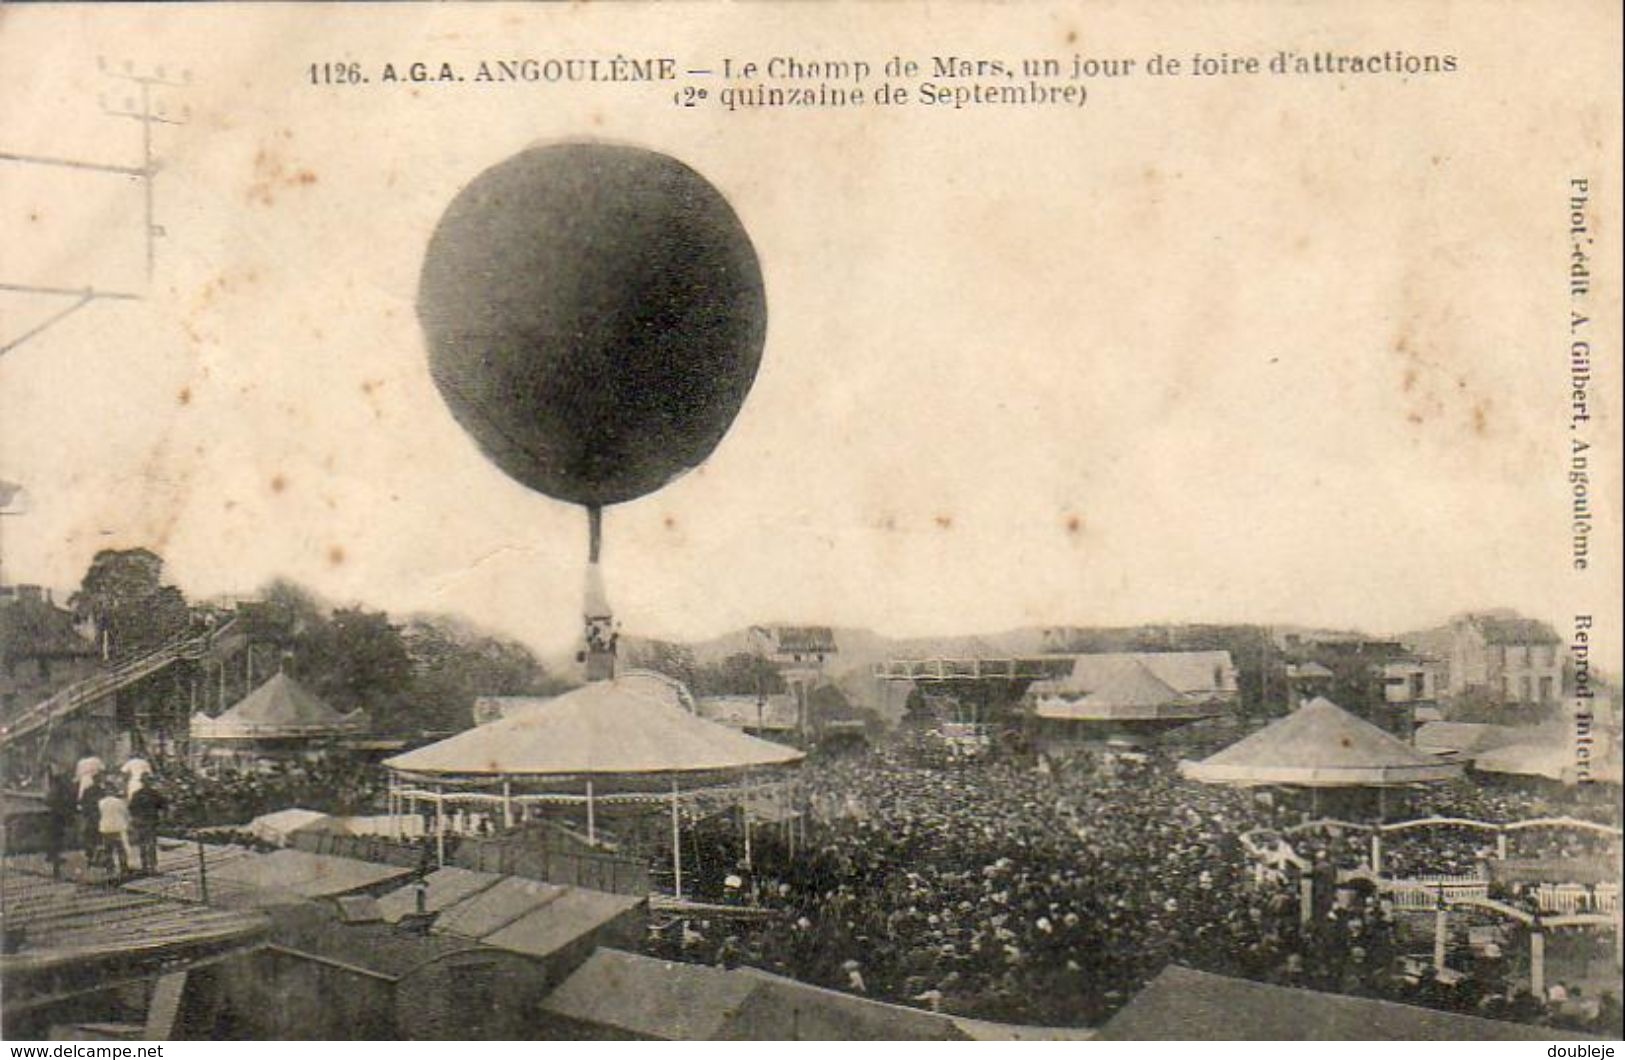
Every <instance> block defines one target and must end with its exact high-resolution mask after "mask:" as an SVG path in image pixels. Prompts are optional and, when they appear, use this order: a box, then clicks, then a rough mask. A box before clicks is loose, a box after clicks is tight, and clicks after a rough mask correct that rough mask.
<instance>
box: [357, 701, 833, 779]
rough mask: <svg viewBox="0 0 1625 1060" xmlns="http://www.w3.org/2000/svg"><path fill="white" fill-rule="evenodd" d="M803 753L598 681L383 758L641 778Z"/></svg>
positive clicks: (471, 770) (744, 765) (444, 768)
mask: <svg viewBox="0 0 1625 1060" xmlns="http://www.w3.org/2000/svg"><path fill="white" fill-rule="evenodd" d="M802 757H803V755H802V753H801V752H800V751H798V750H796V749H795V748H793V747H786V746H784V745H783V744H777V743H770V742H768V741H766V740H758V739H756V738H755V737H753V736H747V735H745V734H744V733H742V732H738V731H736V730H734V729H730V728H728V727H727V726H726V725H720V724H718V723H716V722H713V721H707V720H706V719H704V718H701V717H697V716H695V715H693V714H691V713H689V712H688V711H686V710H682V709H680V708H678V707H675V706H672V705H671V704H669V703H666V702H662V701H661V699H660V698H658V697H656V696H655V695H652V694H651V693H650V692H649V691H648V689H647V687H646V686H644V685H642V684H634V683H632V682H629V681H620V680H615V681H598V682H595V683H593V684H590V685H586V686H584V687H582V688H578V689H576V690H575V691H573V692H568V693H565V694H564V695H562V696H555V697H554V698H552V699H548V700H541V701H538V702H537V704H536V705H535V706H534V707H521V708H519V709H513V710H510V712H509V713H508V715H507V716H506V717H504V718H502V719H501V720H499V721H493V722H491V723H490V724H488V725H481V726H479V727H477V728H473V729H469V730H467V731H466V732H461V733H458V734H457V735H456V736H452V737H449V738H447V739H445V740H441V741H440V742H439V743H434V744H430V745H429V746H427V747H420V748H418V749H417V750H415V751H408V752H407V753H406V754H403V755H396V756H395V757H394V758H389V759H386V760H385V761H384V765H385V766H387V767H388V768H389V769H391V770H393V771H395V772H396V773H399V774H403V775H411V776H413V777H417V778H432V779H445V780H454V779H460V778H470V779H472V778H481V777H486V778H511V779H519V778H526V779H537V780H540V779H545V778H551V777H560V778H563V777H588V776H599V777H603V776H650V775H668V774H679V773H707V772H726V771H733V770H743V769H750V768H756V767H763V766H782V765H789V764H790V763H792V762H797V761H799V760H800V759H801V758H802Z"/></svg>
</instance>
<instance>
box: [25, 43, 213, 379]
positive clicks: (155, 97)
mask: <svg viewBox="0 0 1625 1060" xmlns="http://www.w3.org/2000/svg"><path fill="white" fill-rule="evenodd" d="M96 66H97V68H98V69H99V70H100V71H101V72H102V74H104V75H105V76H107V77H111V78H114V79H116V80H119V81H125V82H128V83H130V84H133V85H135V86H136V89H137V92H136V94H134V95H131V96H129V97H127V98H126V99H125V100H124V101H123V107H122V109H120V108H113V107H109V106H108V105H107V101H106V99H105V97H99V98H98V103H99V104H100V105H101V108H102V112H103V113H104V114H107V115H108V116H109V117H114V118H125V119H128V120H131V121H138V122H140V123H141V163H140V165H137V166H128V165H118V164H115V163H110V162H99V161H92V160H87V159H75V158H62V157H57V156H54V155H39V154H29V153H20V152H15V151H0V163H12V164H16V165H27V166H38V167H44V168H48V169H71V170H78V171H81V172H91V173H105V174H110V175H113V176H120V177H133V178H135V179H137V180H139V181H141V186H142V216H143V226H142V240H143V242H144V244H145V252H146V253H145V259H146V260H145V271H144V277H145V280H144V283H143V284H142V285H141V289H139V290H102V289H98V288H96V287H94V286H93V285H91V284H84V285H82V286H79V285H75V286H55V285H45V284H38V283H28V282H23V281H21V280H12V279H9V278H6V277H3V276H0V293H6V294H25V295H38V296H41V297H45V298H57V299H64V300H66V304H64V305H63V306H62V308H61V309H59V310H57V311H56V312H55V313H52V314H51V315H50V316H47V317H46V318H45V319H44V320H42V321H40V322H39V323H37V324H35V325H34V326H33V327H31V328H29V329H28V330H26V331H24V332H23V333H22V334H21V335H18V336H16V337H15V338H5V337H3V336H0V355H4V354H7V353H9V352H11V351H12V350H14V349H16V348H17V347H19V346H21V345H22V344H23V343H25V342H27V341H28V340H29V339H32V338H35V337H36V336H38V335H40V334H42V333H44V332H45V331H46V330H48V329H50V328H52V327H54V326H56V325H57V324H60V323H61V322H62V321H64V320H66V319H67V318H68V317H70V316H72V315H73V314H74V313H77V312H78V311H79V310H81V309H83V308H85V307H86V306H88V305H91V304H92V303H94V302H98V301H139V300H140V299H142V298H144V297H146V290H147V288H150V287H151V285H152V279H153V273H154V269H155V266H156V262H157V240H158V238H159V237H160V236H163V235H164V234H165V232H164V228H163V226H162V225H160V224H158V221H157V207H156V202H155V199H154V195H153V178H154V177H156V176H157V174H158V168H159V166H158V160H157V157H156V155H155V154H154V152H153V143H152V128H153V126H154V125H184V124H186V121H185V119H186V118H187V117H188V116H189V108H185V107H183V108H182V109H181V117H180V118H178V119H177V118H173V117H170V116H169V108H168V107H167V106H166V104H165V102H164V100H163V99H162V98H161V90H162V89H164V88H185V87H187V86H189V85H190V84H191V82H192V74H191V71H189V70H183V71H181V75H180V80H178V81H177V80H170V79H169V78H168V77H167V76H166V74H165V71H164V68H163V67H161V66H160V67H157V68H156V69H154V70H153V71H152V72H150V73H138V72H137V71H136V70H135V67H134V64H132V63H129V62H125V63H124V64H123V69H122V70H113V69H111V68H110V67H109V65H108V63H107V60H106V59H105V58H98V59H97V60H96Z"/></svg>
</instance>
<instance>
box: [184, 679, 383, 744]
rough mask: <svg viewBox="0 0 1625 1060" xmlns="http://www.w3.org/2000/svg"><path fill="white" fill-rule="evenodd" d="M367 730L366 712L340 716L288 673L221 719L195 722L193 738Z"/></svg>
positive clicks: (247, 698) (193, 724)
mask: <svg viewBox="0 0 1625 1060" xmlns="http://www.w3.org/2000/svg"><path fill="white" fill-rule="evenodd" d="M366 727H367V718H366V714H365V712H363V711H359V710H358V711H355V712H353V713H350V714H340V713H339V712H338V711H336V710H334V709H333V708H332V707H330V706H328V705H327V704H326V703H325V702H323V701H322V699H321V698H320V697H319V696H317V695H316V693H314V692H312V691H311V690H310V689H308V688H306V687H305V686H304V685H301V684H300V683H299V682H298V681H295V680H294V679H293V678H291V677H289V676H288V675H287V674H285V673H277V674H276V675H275V676H274V677H272V678H271V679H270V680H269V681H266V682H265V683H264V684H262V685H260V686H259V687H258V688H256V689H254V691H252V692H250V693H249V694H248V695H246V696H244V697H243V698H242V699H241V700H239V701H238V702H237V705H236V706H234V707H232V708H231V709H230V710H228V711H226V712H225V713H224V714H222V715H220V716H219V717H218V718H208V717H204V716H203V715H198V716H195V717H193V719H192V735H193V736H195V737H198V738H200V739H211V738H213V739H229V738H234V737H236V738H241V737H279V736H281V737H289V736H321V735H327V734H337V733H348V732H357V731H361V730H364V729H365V728H366Z"/></svg>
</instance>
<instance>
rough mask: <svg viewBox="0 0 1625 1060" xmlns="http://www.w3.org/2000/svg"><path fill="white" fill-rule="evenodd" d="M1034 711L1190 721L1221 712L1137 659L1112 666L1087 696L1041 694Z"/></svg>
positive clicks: (1064, 717)
mask: <svg viewBox="0 0 1625 1060" xmlns="http://www.w3.org/2000/svg"><path fill="white" fill-rule="evenodd" d="M1034 713H1036V714H1037V715H1038V716H1039V717H1040V718H1049V719H1051V720H1055V721H1103V722H1110V721H1189V720H1194V719H1196V718H1205V717H1212V716H1214V715H1216V714H1219V713H1220V710H1219V708H1218V707H1217V706H1216V705H1214V704H1213V703H1212V702H1193V701H1191V700H1190V699H1188V698H1186V697H1185V696H1184V695H1182V694H1181V693H1180V692H1179V690H1178V689H1175V688H1173V687H1172V686H1171V685H1169V684H1168V683H1167V682H1166V681H1163V680H1162V679H1161V678H1159V677H1158V676H1157V675H1156V674H1154V673H1152V672H1151V670H1150V669H1149V668H1148V667H1147V666H1146V665H1145V664H1144V663H1143V662H1141V661H1140V660H1138V659H1133V658H1130V659H1127V660H1125V661H1124V663H1123V664H1122V665H1121V666H1117V667H1114V668H1112V669H1111V671H1110V672H1109V673H1107V674H1106V676H1104V677H1103V679H1102V680H1101V683H1100V684H1099V686H1098V687H1096V688H1095V689H1094V690H1092V691H1090V692H1088V693H1087V694H1084V695H1078V694H1076V693H1071V694H1069V693H1068V692H1067V691H1065V690H1061V689H1057V690H1056V691H1053V692H1050V693H1048V694H1043V693H1041V694H1039V695H1038V696H1037V697H1036V699H1035V702H1034Z"/></svg>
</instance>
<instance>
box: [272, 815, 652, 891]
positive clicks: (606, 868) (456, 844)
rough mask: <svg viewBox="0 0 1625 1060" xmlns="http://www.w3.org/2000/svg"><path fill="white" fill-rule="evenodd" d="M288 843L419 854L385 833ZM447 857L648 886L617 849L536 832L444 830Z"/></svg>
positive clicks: (612, 886)
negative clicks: (581, 845) (596, 848)
mask: <svg viewBox="0 0 1625 1060" xmlns="http://www.w3.org/2000/svg"><path fill="white" fill-rule="evenodd" d="M292 845H293V846H294V847H295V848H297V849H299V850H305V851H309V852H310V853H313V854H332V855H334V856H336V857H344V858H355V859H358V860H360V861H373V862H378V863H381V864H385V865H400V866H415V865H418V864H419V863H420V862H421V861H422V858H423V848H422V846H421V845H420V844H418V843H405V842H401V841H400V840H397V839H393V838H391V837H389V836H376V835H335V834H331V833H325V832H316V831H310V832H296V833H294V835H293V837H292ZM446 863H447V864H448V865H455V866H457V867H458V868H464V869H473V870H474V871H476V872H491V873H497V874H500V875H504V876H523V877H525V878H527V879H532V880H542V881H544V882H546V883H556V884H562V885H566V886H570V887H585V888H588V889H590V890H594V891H608V892H610V893H611V894H631V895H638V896H640V897H641V896H644V895H647V894H649V893H650V891H651V890H653V886H652V884H651V883H650V879H649V867H648V866H647V865H645V864H643V863H642V862H640V861H635V860H633V859H632V858H628V857H625V856H622V855H617V854H604V853H594V852H590V851H582V850H567V849H563V848H562V847H561V846H559V845H557V844H554V843H548V842H546V841H545V840H542V839H541V837H518V838H510V837H503V838H496V839H486V838H472V837H466V836H459V837H451V836H448V837H447V840H446Z"/></svg>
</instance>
